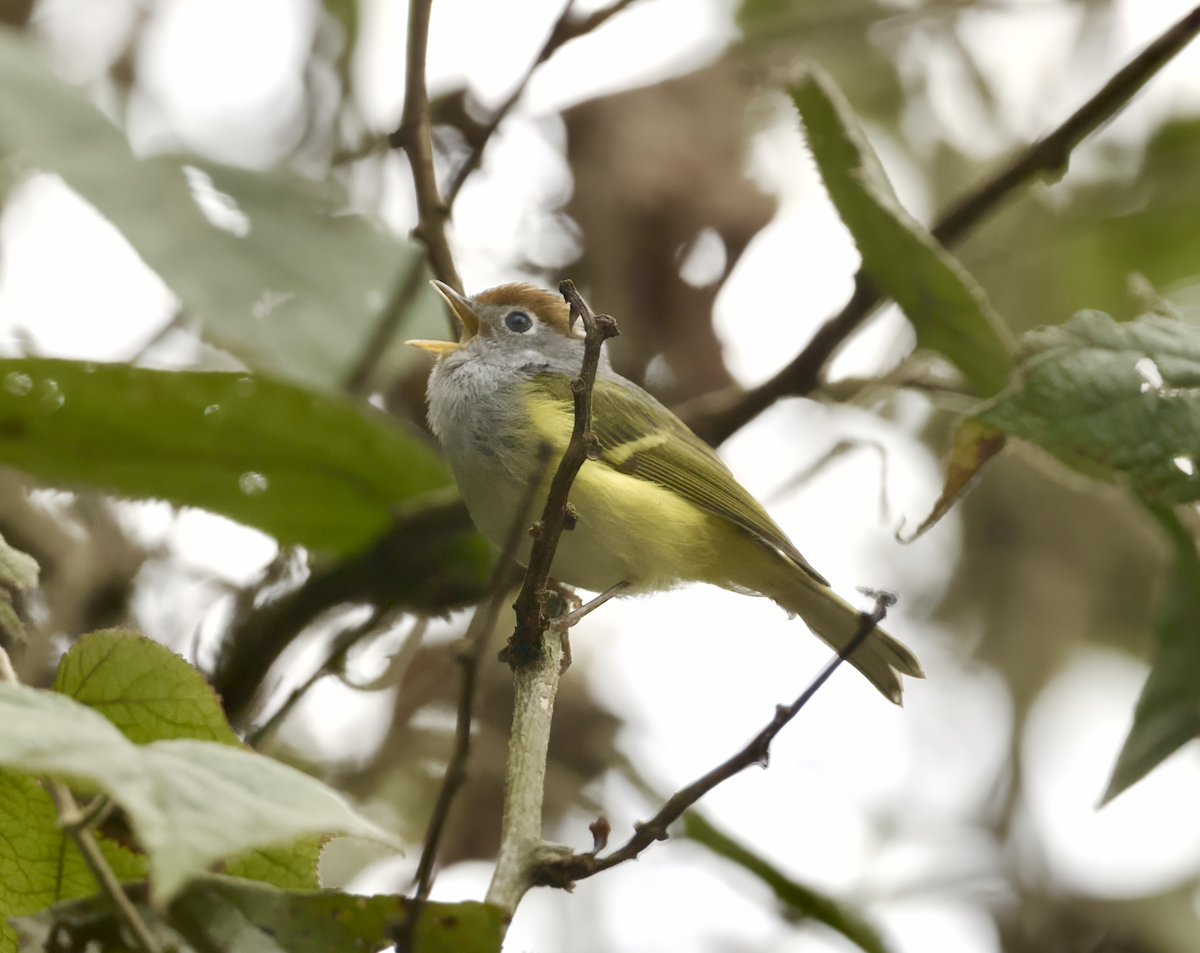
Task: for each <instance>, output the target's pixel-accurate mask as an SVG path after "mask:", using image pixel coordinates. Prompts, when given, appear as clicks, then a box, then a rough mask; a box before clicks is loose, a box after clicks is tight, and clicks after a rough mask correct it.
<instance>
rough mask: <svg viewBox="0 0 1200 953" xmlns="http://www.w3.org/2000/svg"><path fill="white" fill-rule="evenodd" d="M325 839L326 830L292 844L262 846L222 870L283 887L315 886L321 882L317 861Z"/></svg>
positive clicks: (302, 888)
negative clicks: (324, 832)
mask: <svg viewBox="0 0 1200 953" xmlns="http://www.w3.org/2000/svg"><path fill="white" fill-rule="evenodd" d="M326 840H328V838H326V837H325V836H324V835H323V834H307V835H305V836H304V837H299V838H297V839H296V840H295V841H293V842H292V843H290V844H284V845H282V846H275V847H260V848H259V849H258V850H253V851H250V852H249V853H246V854H242V855H240V856H238V857H235V858H234V859H233V860H230V861H227V862H226V863H225V864H224V866H223V867H222V870H223V871H224V872H225V873H226V874H228V875H229V876H230V877H244V878H245V879H246V880H259V881H262V882H263V883H267V884H271V885H272V886H275V887H280V888H282V889H284V890H316V889H317V888H318V887H320V886H321V882H320V878H318V877H317V862H318V861H319V860H320V859H321V848H322V847H323V846H324V845H325V841H326Z"/></svg>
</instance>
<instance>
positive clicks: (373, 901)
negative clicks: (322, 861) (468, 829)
mask: <svg viewBox="0 0 1200 953" xmlns="http://www.w3.org/2000/svg"><path fill="white" fill-rule="evenodd" d="M406 902H407V901H406V900H405V899H404V898H403V897H395V896H375V897H358V896H351V895H349V894H344V893H336V892H333V891H323V892H320V893H296V892H292V893H289V892H285V891H282V890H277V889H275V888H272V887H268V886H264V885H262V884H255V883H249V882H246V881H238V880H233V879H230V878H227V877H215V876H212V877H205V878H203V879H201V880H197V881H195V882H194V883H193V884H192V885H191V886H190V887H189V888H188V889H187V891H186V892H185V893H184V894H183V895H181V896H180V897H179V898H178V899H176V900H175V902H174V903H173V904H172V905H171V917H172V920H173V921H174V922H175V924H176V926H177V927H178V928H179V930H180V931H181V932H183V933H184V934H185V935H187V936H189V937H190V938H192V939H193V942H197V943H198V944H199V945H201V946H202V947H215V948H218V949H235V948H238V949H240V948H241V947H240V946H238V945H236V944H235V940H236V941H237V943H247V944H248V943H252V942H255V941H257V940H259V939H261V938H263V937H264V936H265V937H270V939H271V941H272V942H273V943H275V944H277V945H278V947H279V948H281V949H284V950H287V951H288V953H325V951H327V950H380V949H383V948H384V947H386V946H390V945H391V943H392V940H391V937H390V932H391V930H392V929H394V928H395V926H397V925H398V924H399V923H400V922H401V919H402V917H403V916H404V910H405V904H406ZM504 919H505V916H504V911H502V910H501V909H500V908H499V907H494V906H489V905H488V904H484V903H476V902H473V901H466V902H463V903H428V904H426V905H425V906H424V908H423V909H422V911H421V916H420V919H419V920H418V922H417V928H416V933H415V936H414V944H413V946H414V948H415V949H416V950H419V951H420V953H496V951H498V950H499V949H500V943H501V940H502V939H503V937H504ZM247 948H250V949H252V948H253V947H249V946H248V947H247Z"/></svg>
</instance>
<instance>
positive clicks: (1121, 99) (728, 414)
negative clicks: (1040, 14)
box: [677, 6, 1200, 446]
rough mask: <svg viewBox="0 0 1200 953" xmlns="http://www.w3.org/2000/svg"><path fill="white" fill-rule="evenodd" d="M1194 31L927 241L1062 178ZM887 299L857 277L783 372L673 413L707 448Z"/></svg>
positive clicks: (961, 231) (1129, 72)
mask: <svg viewBox="0 0 1200 953" xmlns="http://www.w3.org/2000/svg"><path fill="white" fill-rule="evenodd" d="M1197 32H1200V6H1198V7H1196V8H1195V9H1193V10H1192V12H1191V13H1189V14H1187V15H1186V16H1185V17H1183V19H1181V20H1180V21H1179V22H1178V23H1176V24H1175V25H1174V26H1172V27H1170V28H1169V29H1168V30H1166V32H1164V33H1163V34H1162V35H1161V36H1160V37H1159V38H1158V39H1157V40H1155V41H1154V42H1153V43H1151V44H1150V45H1149V46H1148V47H1146V49H1145V50H1143V51H1142V52H1141V53H1140V54H1139V55H1138V56H1136V57H1134V59H1132V60H1131V61H1130V62H1129V63H1128V64H1127V65H1126V66H1125V67H1124V68H1123V69H1121V70H1120V71H1119V72H1117V73H1116V75H1114V76H1113V77H1112V79H1110V80H1109V81H1108V82H1107V83H1105V84H1104V87H1103V88H1102V89H1101V90H1100V91H1099V92H1098V93H1096V95H1095V96H1093V97H1092V98H1091V99H1089V100H1088V101H1087V102H1086V103H1084V104H1083V105H1082V106H1081V107H1080V108H1079V109H1078V110H1076V111H1075V113H1073V114H1072V115H1071V117H1070V118H1069V119H1067V120H1066V122H1064V123H1063V124H1062V125H1060V126H1059V127H1058V128H1057V129H1055V130H1054V131H1053V132H1051V133H1050V134H1049V135H1047V136H1044V137H1043V138H1041V139H1039V140H1038V141H1037V142H1034V143H1032V144H1031V145H1030V146H1028V147H1027V148H1025V149H1023V150H1022V151H1021V152H1020V153H1018V154H1017V155H1016V156H1014V157H1013V158H1012V159H1011V160H1010V161H1009V162H1008V163H1006V164H1005V165H1004V166H1002V167H1001V168H1000V169H999V170H997V171H996V172H994V173H993V174H992V175H991V176H989V177H988V178H987V179H986V180H985V181H984V182H982V183H981V184H980V185H978V186H977V187H976V188H974V189H972V190H971V191H970V192H968V193H967V194H966V195H964V196H962V197H961V198H960V199H958V201H956V202H954V203H952V204H951V206H950V208H948V209H947V210H946V211H945V212H944V213H943V214H942V215H941V216H940V217H939V218H938V220H937V222H936V224H935V225H934V226H933V228H932V232H933V236H934V237H935V238H936V239H938V241H940V242H942V243H943V244H945V245H953V244H954V243H956V242H957V241H959V240H960V239H962V238H963V236H964V235H966V233H967V232H968V231H969V230H970V229H971V228H973V227H974V226H975V225H977V224H978V223H979V222H980V221H981V220H982V219H983V218H984V217H985V216H987V215H988V214H990V213H991V212H992V211H993V210H994V209H995V208H996V207H997V206H998V205H999V204H1000V203H1001V202H1003V201H1004V200H1005V199H1006V198H1008V197H1009V196H1010V195H1012V194H1013V193H1014V192H1015V191H1016V190H1017V189H1018V188H1020V187H1021V186H1023V185H1025V184H1026V183H1027V182H1029V181H1031V180H1032V179H1034V178H1035V177H1036V176H1039V175H1056V174H1059V175H1060V174H1062V172H1063V171H1065V169H1066V167H1067V164H1068V162H1069V161H1070V157H1071V152H1072V151H1073V150H1074V149H1075V147H1076V146H1078V145H1079V144H1080V143H1081V142H1082V141H1083V140H1084V139H1086V138H1087V137H1088V136H1090V135H1091V134H1092V133H1093V132H1095V131H1096V130H1097V129H1099V128H1100V127H1101V126H1103V125H1104V124H1105V123H1107V122H1108V121H1109V120H1110V119H1112V117H1113V116H1115V115H1116V114H1117V113H1118V112H1119V111H1120V110H1121V109H1122V108H1123V107H1124V106H1125V104H1126V103H1128V102H1129V100H1130V99H1131V98H1132V97H1133V96H1134V95H1135V94H1136V93H1137V91H1138V90H1139V89H1141V88H1142V87H1143V86H1144V85H1145V84H1146V83H1147V82H1149V81H1150V79H1151V78H1152V77H1153V76H1154V74H1155V73H1157V72H1158V71H1159V70H1160V69H1162V68H1163V67H1164V66H1165V65H1166V64H1167V63H1168V62H1169V61H1170V60H1171V59H1172V58H1173V57H1174V56H1175V55H1176V54H1177V53H1179V51H1180V50H1182V49H1183V48H1184V47H1185V46H1187V45H1188V43H1190V42H1191V41H1192V40H1193V39H1194V38H1195V36H1196V33H1197ZM885 300H886V299H885V298H884V297H883V296H882V295H881V294H880V293H879V290H878V289H877V288H876V287H875V286H874V284H873V283H872V282H871V281H870V279H869V278H868V276H867V275H866V274H865V273H864V272H862V271H860V272H859V273H858V274H857V275H855V279H854V296H853V297H852V298H851V299H850V300H849V301H848V302H847V303H846V306H845V307H844V308H843V309H842V310H841V312H840V313H839V314H837V315H836V316H834V317H833V318H830V319H829V320H828V321H826V322H825V324H823V325H822V326H821V328H820V329H819V330H818V331H817V333H816V335H814V337H813V339H812V341H810V342H809V344H808V346H807V347H805V348H804V350H803V351H801V352H800V354H799V355H797V357H796V359H795V360H793V361H792V362H791V363H790V364H788V366H787V367H785V368H784V369H783V370H781V371H780V372H779V373H778V374H776V375H775V376H774V377H773V378H771V379H770V380H769V381H767V382H766V383H764V384H761V385H759V386H758V387H754V388H751V389H750V390H747V391H742V390H739V389H737V388H727V389H725V390H722V391H717V392H715V393H712V394H705V395H704V396H702V397H699V398H696V399H695V400H692V401H689V402H688V403H687V404H685V405H684V406H682V407H679V408H677V411H678V413H679V415H680V416H681V417H683V419H684V420H685V421H687V423H688V424H689V425H690V426H691V428H692V429H693V430H694V431H695V432H696V433H697V434H699V435H700V436H701V437H703V438H704V439H705V440H707V441H708V442H709V443H710V444H712V445H714V446H716V445H718V444H720V443H723V442H724V441H725V440H726V439H728V437H729V436H730V435H732V434H733V433H735V432H736V431H737V430H739V429H740V428H741V427H744V426H745V425H746V424H747V423H749V422H750V421H751V420H753V419H754V418H755V417H757V416H758V415H759V414H760V413H762V412H763V411H764V410H766V409H767V408H768V407H770V406H771V405H772V404H773V403H775V401H777V400H779V399H781V398H783V397H804V396H807V395H808V394H810V393H812V391H814V390H815V389H816V388H817V386H818V385H819V384H820V379H821V373H822V371H823V370H824V368H825V366H826V364H828V362H829V360H830V358H831V357H833V355H834V354H835V353H836V352H837V350H838V348H839V347H841V345H842V344H843V343H845V341H846V340H847V339H848V338H849V337H850V336H851V335H852V334H853V333H854V332H855V331H856V330H857V329H858V328H859V327H860V326H861V325H862V324H863V322H864V321H866V319H867V318H868V317H870V316H871V315H872V314H873V313H874V312H875V311H876V310H877V309H878V308H879V306H880V305H881V304H883V303H884V301H885Z"/></svg>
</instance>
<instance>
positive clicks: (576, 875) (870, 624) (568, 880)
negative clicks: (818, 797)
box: [533, 592, 896, 890]
mask: <svg viewBox="0 0 1200 953" xmlns="http://www.w3.org/2000/svg"><path fill="white" fill-rule="evenodd" d="M872 595H873V596H874V598H875V608H874V610H873V611H872V612H869V613H868V612H864V613H863V614H862V619H861V622H860V623H859V628H858V631H857V632H856V633H855V634H854V638H852V639H851V640H850V641H849V642H847V643H846V645H845V646H844V647H843V648H842V650H841V651H840V652H838V654H837V655H835V656H834V657H833V658H832V659H830V660H829V662H828V663H826V665H825V667H824V668H823V669H821V671H820V672H819V673H818V674H817V677H816V678H814V679H813V680H812V682H811V683H810V684H809V686H808V688H806V689H805V690H804V691H803V692H802V693H801V695H800V697H799V698H797V699H796V700H795V701H794V702H792V703H791V704H790V705H779V706H777V707H776V709H775V717H774V718H772V719H771V721H770V723H769V724H768V725H767V726H766V727H765V728H763V730H762V731H760V732H759V733H758V734H757V735H755V736H754V738H753V739H752V740H751V741H750V743H749V744H747V745H746V746H745V747H744V748H742V750H741V751H739V752H738V753H737V754H735V755H734V756H733V757H731V758H729V759H728V760H726V761H724V762H722V763H721V764H719V765H717V766H716V767H715V768H713V769H712V770H711V771H709V772H708V773H707V774H705V775H704V776H703V777H700V778H697V779H696V780H695V781H693V782H692V783H691V784H689V785H688V786H687V787H685V788H682V789H680V790H679V791H676V792H675V793H674V794H673V795H671V797H670V798H668V799H667V801H666V803H665V804H663V806H662V807H661V808H659V809H658V812H657V813H656V814H655V815H654V816H653V817H652V818H650V820H649V821H647V822H645V823H644V824H635V825H634V833H633V836H632V837H631V838H629V840H628V841H626V842H625V844H623V845H622V846H621V847H619V848H618V849H616V850H614V851H613V852H612V853H610V854H607V855H605V856H604V857H597V856H596V854H597V853H598V851H592V852H591V853H586V854H575V855H574V856H573V857H570V858H568V859H566V860H558V861H552V862H549V863H544V864H542V865H541V866H540V867H538V868H537V869H536V870H534V872H533V883H534V884H535V885H537V886H547V887H561V888H564V889H567V890H569V889H570V888H571V887H572V885H573V884H574V883H575V881H577V880H583V879H584V878H586V877H591V876H592V875H593V874H598V873H600V871H602V870H608V869H609V868H610V867H615V866H617V865H618V864H623V863H625V861H627V860H633V859H635V858H636V857H637V856H638V855H639V854H640V853H641V852H642V851H644V850H645V849H646V848H647V847H649V846H650V845H651V844H653V843H654V842H655V841H660V840H666V839H667V837H668V836H669V835H668V833H667V830H668V828H669V827H670V826H671V825H672V824H673V823H674V822H675V821H677V820H679V818H680V817H682V816H683V813H684V812H685V811H687V810H688V809H689V808H690V807H692V806H693V805H694V804H695V803H696V802H697V801H699V800H700V798H702V797H704V795H705V794H707V793H708V792H709V791H711V790H712V789H713V788H715V787H716V786H717V785H718V784H721V783H722V782H724V781H728V780H729V779H730V778H732V777H733V776H734V775H736V774H740V773H741V772H742V771H744V770H746V768H748V767H750V766H751V765H753V764H757V765H762V766H763V767H766V765H767V761H768V759H769V757H770V752H771V742H772V741H774V740H775V736H776V735H778V734H779V732H780V731H781V730H782V729H783V727H784V725H786V724H787V723H788V722H789V721H791V720H792V719H793V718H795V717H796V715H797V714H798V713H799V712H800V709H801V708H803V707H804V706H805V705H806V704H808V701H809V699H811V698H812V697H813V695H815V694H816V693H817V691H818V690H819V689H820V688H821V686H822V685H824V684H825V682H826V681H828V680H829V676H831V675H832V674H833V673H834V672H835V671H836V670H837V668H838V666H839V665H841V664H842V662H844V661H845V660H846V659H847V658H848V657H849V656H850V655H851V654H853V652H854V650H855V649H856V648H858V647H859V646H860V645H862V643H863V641H864V640H865V639H866V638H867V636H869V635H870V634H871V632H872V631H874V629H875V627H876V626H877V625H878V624H879V623H880V622H882V621H883V617H884V616H885V615H887V610H888V607H889V606H891V605H894V604H895V601H896V597H895V596H894V595H892V594H891V593H887V592H876V593H872ZM603 826H604V827H605V828H606V827H607V822H605V823H604V825H603ZM594 833H595V832H594V831H593V835H594ZM604 839H607V830H605V838H604ZM600 840H601V839H600V838H597V841H600ZM602 846H603V845H601V849H602Z"/></svg>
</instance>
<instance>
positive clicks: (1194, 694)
mask: <svg viewBox="0 0 1200 953" xmlns="http://www.w3.org/2000/svg"><path fill="white" fill-rule="evenodd" d="M1147 505H1148V507H1149V509H1150V512H1151V513H1153V514H1154V516H1155V517H1157V519H1158V521H1159V522H1160V523H1161V524H1162V525H1163V528H1164V529H1166V531H1167V535H1168V536H1169V537H1170V540H1171V546H1172V549H1173V550H1174V554H1175V558H1174V560H1173V562H1172V563H1171V569H1170V572H1169V574H1168V576H1167V588H1166V592H1165V593H1164V594H1163V599H1162V603H1161V604H1160V606H1159V608H1158V615H1157V618H1156V619H1155V622H1154V663H1153V665H1152V666H1151V668H1150V675H1149V677H1148V678H1147V679H1146V684H1145V685H1144V686H1143V687H1142V695H1141V697H1140V698H1139V699H1138V703H1137V707H1136V708H1134V710H1133V726H1132V727H1131V728H1130V729H1129V735H1128V736H1127V737H1126V738H1125V743H1124V744H1123V745H1122V746H1121V753H1120V754H1119V755H1118V756H1117V763H1116V765H1115V767H1114V768H1113V773H1112V777H1111V778H1110V779H1109V782H1108V788H1107V789H1106V790H1105V792H1104V797H1103V799H1102V800H1101V802H1100V803H1101V804H1106V803H1108V802H1109V801H1111V800H1112V799H1113V798H1114V797H1116V796H1117V795H1118V794H1120V793H1121V792H1122V791H1124V790H1125V789H1126V788H1128V787H1129V786H1130V785H1132V784H1134V783H1135V782H1137V781H1140V780H1141V779H1142V778H1144V777H1145V776H1146V775H1147V774H1149V773H1150V771H1151V770H1152V769H1154V768H1156V767H1157V766H1158V765H1159V764H1161V763H1162V762H1163V761H1164V760H1166V758H1167V757H1169V756H1170V755H1171V754H1173V753H1174V752H1175V751H1176V750H1177V749H1179V748H1180V747H1182V746H1183V745H1184V744H1186V743H1187V742H1189V741H1191V740H1192V739H1193V738H1195V737H1196V736H1197V735H1198V734H1200V554H1198V553H1197V552H1196V542H1195V540H1193V539H1192V537H1191V534H1190V533H1188V531H1187V530H1186V529H1185V528H1184V527H1183V525H1182V524H1181V523H1180V522H1179V519H1178V518H1177V517H1176V516H1175V514H1174V512H1172V510H1171V508H1170V507H1169V506H1164V505H1163V504H1161V503H1148V504H1147Z"/></svg>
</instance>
